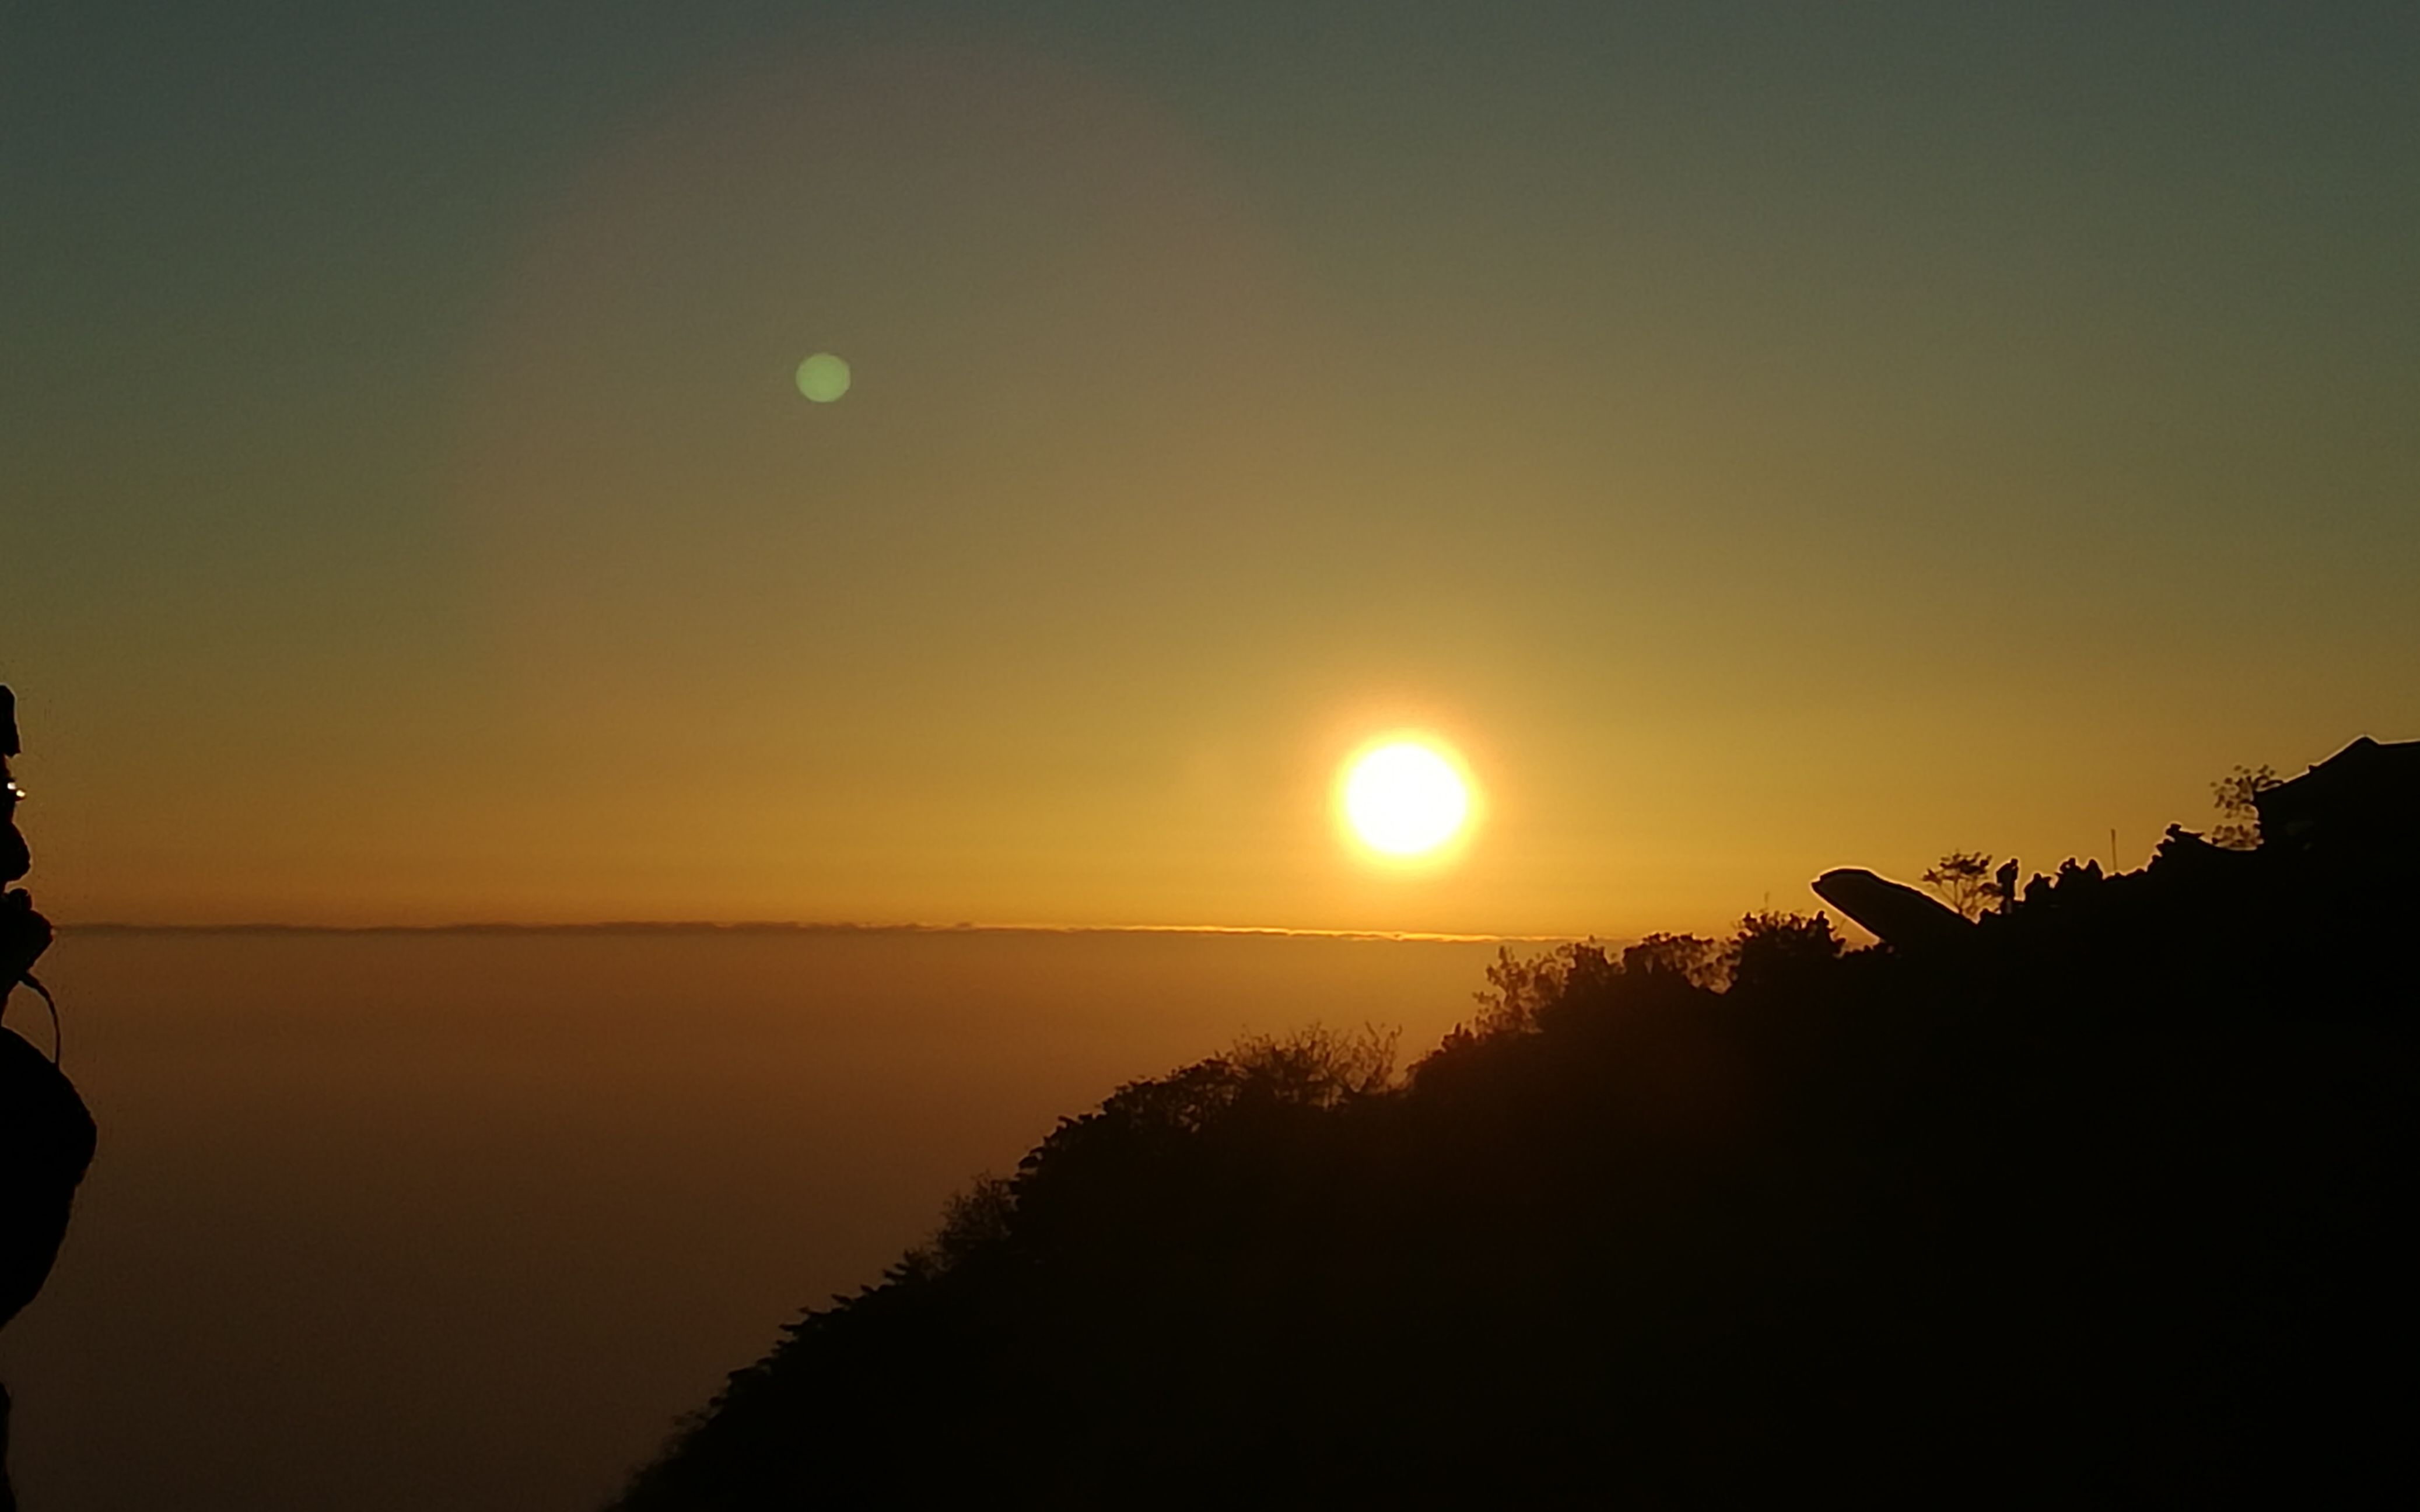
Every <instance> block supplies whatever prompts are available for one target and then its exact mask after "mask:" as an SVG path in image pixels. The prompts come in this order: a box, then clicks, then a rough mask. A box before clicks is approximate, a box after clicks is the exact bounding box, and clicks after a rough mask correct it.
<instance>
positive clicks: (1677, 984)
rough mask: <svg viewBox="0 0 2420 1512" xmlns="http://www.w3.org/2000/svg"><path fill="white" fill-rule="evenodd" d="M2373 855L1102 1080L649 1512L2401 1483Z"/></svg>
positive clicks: (2403, 1007)
mask: <svg viewBox="0 0 2420 1512" xmlns="http://www.w3.org/2000/svg"><path fill="white" fill-rule="evenodd" d="M2372 850H2373V852H2374V853H2375V854H2370V855H2369V856H2368V858H2367V859H2366V860H2358V861H2355V862H2348V861H2346V860H2345V858H2344V857H2343V856H2330V855H2320V854H2314V853H2311V852H2309V851H2308V850H2300V851H2289V850H2288V849H2286V848H2284V847H2281V846H2273V847H2271V848H2270V849H2269V850H2268V851H2266V852H2264V853H2262V854H2258V855H2252V856H2246V855H2240V854H2236V853H2228V852H2219V851H2214V850H2212V849H2211V848H2210V847H2208V846H2205V845H2202V844H2200V843H2199V842H2198V841H2193V840H2192V839H2191V838H2190V837H2177V836H2172V838H2171V840H2170V841H2169V843H2168V844H2167V845H2166V846H2165V847H2164V852H2163V856H2162V857H2161V858H2160V859H2159V860H2158V861H2156V862H2155V863H2154V864H2153V865H2151V866H2150V867H2149V868H2148V869H2147V870H2146V871H2145V872H2138V873H2133V874H2131V875H2127V876H2123V877H2115V878H2109V879H2106V880H2104V879H2102V878H2101V877H2100V876H2099V875H2098V873H2097V872H2078V871H2073V870H2070V871H2069V872H2066V873H2065V874H2063V875H2062V877H2061V878H2060V879H2059V880H2058V881H2057V882H2056V883H2055V885H2053V884H2044V885H2041V886H2038V887H2035V888H2034V889H2032V892H2031V896H2030V897H2028V898H2027V899H2026V901H2025V902H2024V903H2021V904H2018V905H2016V906H2014V907H2013V908H2011V909H2010V910H2009V912H2007V913H2005V914H2003V915H1999V916H1994V917H1991V918H1986V919H1984V920H1983V921H1982V923H1981V924H1979V925H1978V926H1975V927H1973V928H1972V929H1971V930H1970V931H1968V932H1966V933H1962V934H1961V935H1959V936H1958V937H1957V938H1956V939H1954V940H1951V941H1948V942H1947V943H1944V944H1942V945H1940V946H1939V947H1937V948H1936V949H1930V950H1927V951H1924V952H1922V953H1918V954H1899V953H1894V952H1893V951H1891V950H1889V949H1874V950H1869V951H1863V952H1857V953H1854V954H1849V955H1846V956H1838V955H1837V954H1836V950H1835V948H1834V947H1833V945H1832V943H1831V942H1830V941H1829V939H1828V937H1827V935H1826V933H1824V932H1821V931H1807V930H1798V931H1792V930H1790V929H1787V928H1784V929H1781V930H1779V931H1777V932H1776V931H1773V930H1770V929H1768V930H1766V931H1764V932H1761V933H1760V932H1757V931H1750V932H1749V933H1748V934H1747V935H1746V936H1745V949H1744V950H1743V951H1742V952H1741V953H1740V954H1738V955H1737V956H1736V958H1735V959H1736V963H1737V968H1736V974H1735V980H1732V982H1731V984H1730V990H1729V991H1727V992H1715V991H1712V990H1709V988H1708V987H1706V986H1701V985H1699V984H1698V983H1699V981H1702V980H1706V977H1707V974H1706V972H1705V971H1704V970H1703V969H1702V967H1703V965H1704V963H1703V962H1702V961H1698V960H1694V959H1692V958H1691V957H1690V955H1689V952H1688V951H1687V950H1685V949H1673V948H1670V947H1662V948H1658V947H1652V946H1651V947H1650V948H1647V949H1636V950H1633V951H1631V952H1628V953H1627V954H1626V955H1625V957H1624V958H1623V959H1622V960H1621V961H1618V962H1617V961H1608V960H1606V958H1605V957H1603V956H1601V955H1599V954H1597V953H1596V952H1594V951H1591V950H1589V949H1573V950H1568V951H1566V952H1564V953H1563V954H1562V955H1561V956H1559V958H1557V959H1554V960H1552V961H1549V962H1547V963H1544V964H1543V966H1542V967H1540V968H1539V969H1536V970H1534V971H1529V972H1524V971H1521V970H1519V969H1514V970H1511V971H1509V972H1507V973H1505V974H1504V975H1502V976H1501V977H1500V979H1499V986H1500V987H1501V988H1502V989H1503V990H1502V992H1501V993H1500V995H1499V999H1498V1005H1497V1010H1496V1011H1494V1012H1493V1013H1492V1014H1491V1015H1489V1018H1488V1021H1487V1023H1486V1024H1485V1025H1484V1026H1482V1027H1481V1030H1480V1031H1479V1032H1474V1033H1471V1034H1467V1035H1460V1036H1457V1037H1455V1038H1454V1039H1453V1040H1451V1041H1449V1042H1448V1043H1447V1044H1446V1045H1445V1046H1444V1047H1442V1048H1441V1049H1440V1050H1438V1051H1437V1052H1436V1053H1435V1054H1434V1055H1432V1056H1430V1057H1428V1058H1426V1059H1425V1060H1423V1061H1421V1062H1420V1063H1419V1065H1418V1066H1417V1067H1416V1068H1414V1071H1413V1073H1412V1075H1411V1076H1410V1078H1409V1079H1408V1083H1407V1084H1404V1085H1389V1084H1386V1083H1385V1082H1383V1080H1382V1078H1381V1077H1380V1076H1379V1075H1377V1074H1376V1069H1377V1068H1376V1067H1375V1065H1374V1063H1373V1058H1372V1057H1370V1056H1369V1055H1368V1054H1366V1052H1365V1050H1364V1049H1363V1048H1361V1047H1357V1046H1356V1045H1354V1044H1352V1043H1350V1042H1340V1041H1332V1040H1323V1039H1320V1038H1318V1037H1315V1036H1313V1037H1307V1038H1305V1039H1303V1040H1300V1041H1293V1042H1288V1043H1264V1044H1260V1045H1257V1046H1248V1047H1245V1048H1244V1049H1243V1050H1242V1051H1239V1052H1238V1053H1236V1054H1234V1055H1232V1056H1230V1057H1224V1058H1221V1059H1218V1060H1213V1061H1208V1062H1204V1063H1202V1064H1201V1065H1198V1066H1195V1067H1192V1068H1189V1069H1187V1070H1186V1071H1182V1072H1176V1073H1175V1074H1173V1075H1171V1076H1168V1077H1165V1078H1163V1079H1161V1080H1158V1081H1155V1082H1146V1083H1140V1084H1137V1085H1135V1086H1131V1087H1128V1088H1124V1089H1122V1090H1121V1091H1120V1092H1119V1093H1118V1094H1117V1095H1115V1096H1114V1097H1112V1098H1111V1099H1109V1102H1108V1103H1105V1104H1104V1105H1103V1106H1102V1107H1101V1108H1100V1109H1099V1110H1098V1111H1096V1112H1094V1113H1093V1114H1090V1115H1087V1116H1086V1117H1083V1118H1081V1119H1073V1120H1069V1121H1067V1122H1064V1123H1063V1124H1062V1125H1061V1127H1060V1128H1059V1130H1058V1132H1057V1133H1055V1134H1053V1135H1051V1137H1050V1138H1049V1139H1048V1140H1047V1142H1046V1143H1045V1144H1044V1145H1043V1146H1042V1147H1041V1148H1040V1149H1037V1150H1036V1151H1035V1152H1034V1153H1033V1154H1032V1156H1031V1157H1029V1158H1028V1159H1027V1161H1026V1162H1025V1163H1024V1164H1023V1165H1022V1166H1020V1168H1019V1170H1018V1171H1017V1173H1016V1177H1015V1178H1014V1179H1013V1180H1010V1181H1008V1182H1006V1183H1003V1184H1001V1185H999V1186H986V1187H983V1188H979V1189H978V1190H977V1191H976V1192H975V1193H974V1194H973V1195H972V1196H970V1197H968V1198H965V1199H962V1200H961V1201H960V1203H959V1204H958V1205H957V1207H956V1208H955V1209H954V1212H953V1214H952V1218H951V1222H950V1223H949V1225H948V1226H947V1227H945V1228H944V1230H943V1232H942V1235H941V1237H940V1239H939V1241H937V1242H936V1245H935V1246H934V1247H933V1249H932V1250H930V1251H928V1252H922V1253H919V1254H917V1255H913V1256H910V1257H908V1258H907V1260H906V1261H904V1262H903V1263H902V1264H901V1265H900V1266H898V1267H896V1268H894V1270H893V1271H892V1273H891V1274H890V1276H889V1278H888V1279H887V1280H886V1281H885V1282H884V1283H883V1284H882V1285H880V1286H878V1287H876V1288H872V1289H870V1290H868V1291H866V1292H864V1293H862V1294H861V1295H860V1296H858V1297H855V1298H853V1299H849V1300H846V1301H845V1302H841V1303H839V1304H837V1305H835V1306H833V1307H831V1308H830V1309H827V1310H823V1311H818V1312H814V1313H811V1314H809V1315H808V1316H807V1317H806V1318H805V1319H803V1320H802V1321H800V1322H799V1323H798V1324H796V1325H793V1327H792V1328H791V1329H790V1331H789V1337H788V1338H787V1339H786V1340H785V1341H784V1342H783V1344H782V1345H781V1347H780V1348H778V1349H777V1350H775V1351H774V1352H773V1354H772V1355H771V1356H770V1357H769V1358H768V1359H767V1360H766V1361H764V1362H763V1363H761V1364H760V1365H756V1366H754V1367H753V1368H752V1369H749V1370H746V1371H743V1372H741V1373H740V1374H738V1375H737V1376H736V1377H734V1378H733V1380H732V1382H731V1385H730V1387H729V1389H728V1391H727V1392H726V1393H725V1394H724V1395H723V1396H721V1398H719V1399H718V1400H717V1402H716V1403H715V1404H714V1405H713V1407H712V1408H711V1409H710V1410H709V1411H708V1412H706V1413H705V1414H703V1415H702V1416H701V1417H700V1418H699V1419H698V1420H697V1421H696V1422H695V1423H694V1424H693V1425H691V1426H690V1428H689V1429H688V1430H687V1431H686V1432H685V1433H684V1435H683V1436H682V1437H681V1438H680V1439H679V1440H678V1441H676V1442H675V1444H674V1445H673V1446H672V1448H671V1450H670V1451H669V1452H668V1454H667V1456H666V1458H664V1459H663V1460H661V1461H660V1462H659V1463H658V1464H657V1465H655V1466H653V1467H652V1468H650V1469H649V1470H647V1471H646V1472H644V1473H643V1474H642V1475H641V1476H640V1477H639V1478H638V1479H637V1480H636V1481H635V1482H634V1484H633V1487H632V1489H631V1490H630V1491H629V1493H628V1499H627V1501H626V1503H625V1505H626V1506H627V1507H628V1508H629V1509H631V1512H647V1509H657V1508H768V1507H777V1506H778V1507H798V1506H823V1505H829V1506H859V1505H875V1504H883V1505H932V1504H939V1503H940V1502H941V1500H942V1499H943V1498H945V1497H947V1498H957V1497H966V1498H970V1499H979V1500H983V1501H989V1502H995V1503H1005V1504H1050V1505H1059V1506H1109V1505H1116V1506H1151V1505H1184V1504H1230V1505H1270V1504H1328V1505H1335V1504H1343V1505H1361V1504H1384V1503H1411V1504H1458V1505H1501V1504H1563V1503H1566V1502H1577V1501H1586V1502H1589V1503H1604V1504H1638V1505H1649V1506H1655V1505H1701V1504H1779V1503H1780V1502H1782V1501H1783V1500H1784V1499H1788V1500H1791V1501H1797V1500H1803V1499H1805V1498H1807V1497H1808V1496H1822V1497H1824V1498H1825V1499H1827V1500H1829V1499H1834V1498H1849V1497H1854V1498H1859V1499H1863V1500H1890V1501H1899V1502H1914V1501H1923V1502H1925V1503H1928V1504H1938V1505H1972V1504H2033V1505H2038V1504H2047V1503H2048V1502H2050V1501H2052V1500H2054V1499H2055V1500H2056V1501H2059V1502H2062V1503H2066V1502H2076V1501H2082V1502H2086V1503H2103V1504H2105V1503H2110V1502H2116V1503H2118V1504H2142V1503H2154V1502H2156V1503H2161V1504H2208V1503H2211V1502H2213V1501H2234V1500H2260V1501H2263V1502H2269V1501H2277V1502H2279V1503H2280V1504H2305V1505H2349V1504H2359V1503H2363V1502H2366V1500H2367V1496H2366V1494H2365V1493H2366V1492H2373V1491H2376V1490H2378V1489H2381V1487H2382V1486H2385V1485H2387V1484H2390V1483H2398V1484H2401V1485H2402V1489H2403V1490H2404V1491H2406V1492H2408V1491H2409V1490H2410V1489H2411V1488H2410V1486H2409V1484H2408V1483H2409V1482H2410V1480H2411V1479H2412V1471H2411V1469H2410V1468H2409V1466H2408V1464H2407V1463H2406V1458H2407V1457H2406V1456H2405V1455H2404V1454H2403V1452H2402V1449H2401V1447H2400V1446H2401V1444H2402V1443H2404V1442H2405V1440H2406V1437H2407V1434H2408V1427H2409V1423H2410V1420H2411V1419H2410V1410H2411V1408H2412V1395H2413V1394H2412V1386H2411V1384H2410V1381H2409V1359H2410V1354H2409V1348H2408V1347H2409V1344H2410V1342H2411V1336H2410V1331H2409V1329H2408V1327H2407V1323H2406V1319H2405V1317H2404V1312H2405V1306H2404V1303H2403V1292H2404V1290H2405V1289H2406V1288H2407V1287H2408V1286H2409V1285H2410V1277H2411V1275H2412V1270H2411V1268H2410V1264H2409V1261H2410V1258H2411V1256H2410V1253H2409V1250H2408V1248H2407V1247H2406V1246H2405V1244H2404V1243H2403V1242H2402V1241H2401V1240H2400V1239H2399V1237H2398V1236H2397V1223H2396V1220H2397V1217H2398V1216H2399V1210H2400V1209H2402V1208H2403V1207H2405V1206H2406V1205H2407V1204H2408V1200H2409V1195H2410V1193H2411V1192H2412V1190H2413V1188H2412V1091H2413V1089H2414V1087H2415V1078H2414V1070H2415V1065H2414V1059H2413V1048H2414V1046H2413V1036H2412V1010H2413V1008H2414V985H2413V984H2414V980H2415V979H2414V968H2413V962H2412V956H2411V955H2410V953H2409V952H2410V949H2411V948H2410V945H2409V943H2408V942H2407V940H2406V938H2405V937H2404V936H2405V935H2406V934H2408V933H2409V919H2410V918H2411V917H2412V905H2413V903H2415V902H2420V897H2415V892H2414V888H2413V887H2412V882H2411V879H2410V876H2409V874H2408V873H2405V872H2400V871H2399V870H2398V869H2397V866H2396V865H2395V864H2394V863H2393V857H2392V856H2389V855H2387V854H2386V853H2384V852H2382V851H2377V849H2376V848H2375V847H2373V848H2372ZM1693 979H1695V980H1693ZM2288 1499H2289V1500H2288Z"/></svg>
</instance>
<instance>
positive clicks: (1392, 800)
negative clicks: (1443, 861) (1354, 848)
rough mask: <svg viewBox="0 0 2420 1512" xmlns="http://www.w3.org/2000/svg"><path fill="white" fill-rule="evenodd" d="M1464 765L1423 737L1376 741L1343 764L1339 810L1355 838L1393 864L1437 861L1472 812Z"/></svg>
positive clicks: (1458, 833) (1391, 737)
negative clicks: (1426, 860) (1390, 860)
mask: <svg viewBox="0 0 2420 1512" xmlns="http://www.w3.org/2000/svg"><path fill="white" fill-rule="evenodd" d="M1471 807H1472V805H1471V788H1470V780H1469V779H1468V777H1467V776H1466V774H1465V773H1464V771H1463V769H1462V764H1461V763H1460V762H1459V761H1457V760H1456V759H1455V758H1454V757H1453V756H1452V755H1451V754H1450V753H1449V752H1448V751H1447V750H1446V749H1445V748H1443V747H1441V746H1440V745H1438V744H1437V743H1436V742H1435V741H1434V740H1432V739H1429V738H1428V737H1425V736H1417V735H1397V736H1389V737H1388V738H1386V739H1383V740H1380V741H1377V742H1375V743H1374V744H1373V745H1370V746H1368V747H1365V748H1363V749H1361V750H1360V751H1358V752H1357V753H1356V754H1355V756H1354V757H1353V759H1352V760H1351V761H1349V762H1347V763H1346V764H1345V765H1344V770H1343V773H1342V777H1341V779H1339V781H1338V784H1337V808H1338V812H1339V813H1340V815H1341V816H1342V819H1343V822H1344V825H1345V826H1346V828H1348V829H1349V830H1350V831H1351V832H1352V834H1353V836H1354V838H1355V839H1357V840H1358V841H1360V842H1361V843H1362V844H1364V845H1366V846H1368V847H1369V848H1370V849H1371V850H1373V851H1374V852H1376V853H1377V854H1378V855H1380V856H1386V857H1388V858H1389V859H1392V860H1418V859H1424V858H1433V857H1441V856H1443V855H1445V854H1446V853H1447V852H1448V850H1449V848H1450V846H1451V845H1452V843H1453V841H1455V840H1457V839H1458V838H1460V837H1461V836H1462V835H1463V833H1464V831H1465V828H1466V825H1467V824H1468V822H1469V819H1470V813H1471Z"/></svg>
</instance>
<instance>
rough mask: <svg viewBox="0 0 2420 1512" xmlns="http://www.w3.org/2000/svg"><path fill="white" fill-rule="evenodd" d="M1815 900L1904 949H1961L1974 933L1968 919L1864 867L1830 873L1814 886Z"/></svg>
mask: <svg viewBox="0 0 2420 1512" xmlns="http://www.w3.org/2000/svg"><path fill="white" fill-rule="evenodd" d="M1813 887H1814V889H1815V896H1816V897H1818V898H1821V899H1823V901H1824V902H1825V903H1830V904H1831V905H1832V906H1833V907H1835V908H1837V909H1838V910H1839V911H1840V912H1842V913H1844V914H1846V915H1848V916H1849V917H1850V918H1854V919H1855V920H1856V921H1857V922H1858V923H1860V924H1863V925H1864V926H1865V927H1866V928H1867V929H1869V930H1871V931H1872V932H1873V933H1874V937H1875V938H1877V939H1880V940H1883V941H1885V942H1886V943H1888V944H1889V945H1891V946H1893V947H1895V948H1897V949H1901V950H1924V949H1934V948H1936V947H1941V946H1950V945H1958V944H1961V943H1962V942H1963V941H1964V940H1965V939H1966V938H1967V936H1968V935H1970V934H1972V933H1974V929H1975V926H1974V925H1973V924H1972V923H1971V922H1969V921H1968V920H1967V918H1965V916H1963V915H1962V914H1960V913H1959V912H1958V911H1957V910H1956V909H1954V908H1951V907H1949V906H1948V905H1947V904H1946V903H1942V902H1941V901H1940V900H1939V899H1937V898H1929V897H1927V896H1925V895H1924V894H1923V893H1920V892H1918V891H1916V889H1915V888H1914V887H1909V886H1908V885H1907V884H1906V883H1904V882H1893V881H1891V880H1890V879H1888V878H1887V877H1879V876H1876V875H1875V874H1874V873H1872V872H1869V871H1867V870H1865V869H1864V868H1863V867H1854V866H1845V867H1842V868H1840V869H1839V870H1838V871H1836V872H1824V873H1823V875H1822V876H1820V877H1817V878H1816V879H1815V881H1814V883H1813Z"/></svg>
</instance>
